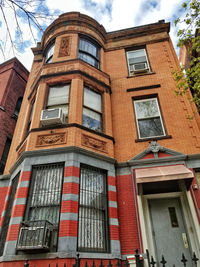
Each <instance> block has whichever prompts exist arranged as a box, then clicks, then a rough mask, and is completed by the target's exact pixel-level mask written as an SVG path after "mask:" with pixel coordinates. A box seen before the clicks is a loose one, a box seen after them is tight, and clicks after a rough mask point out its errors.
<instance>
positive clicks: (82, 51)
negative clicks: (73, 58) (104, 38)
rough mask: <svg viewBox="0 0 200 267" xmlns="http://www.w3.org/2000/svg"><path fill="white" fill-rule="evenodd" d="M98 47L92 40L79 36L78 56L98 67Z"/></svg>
mask: <svg viewBox="0 0 200 267" xmlns="http://www.w3.org/2000/svg"><path fill="white" fill-rule="evenodd" d="M99 55H100V49H99V47H98V46H97V45H96V44H94V43H93V42H91V41H89V40H86V39H83V38H80V40H79V58H80V59H82V60H83V61H85V62H87V63H89V64H90V65H92V66H94V67H96V68H98V69H99Z"/></svg>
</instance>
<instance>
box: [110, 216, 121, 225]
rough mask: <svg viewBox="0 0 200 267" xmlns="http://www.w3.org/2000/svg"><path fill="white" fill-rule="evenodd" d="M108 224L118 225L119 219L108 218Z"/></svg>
mask: <svg viewBox="0 0 200 267" xmlns="http://www.w3.org/2000/svg"><path fill="white" fill-rule="evenodd" d="M109 224H110V225H119V221H118V219H113V218H110V219H109Z"/></svg>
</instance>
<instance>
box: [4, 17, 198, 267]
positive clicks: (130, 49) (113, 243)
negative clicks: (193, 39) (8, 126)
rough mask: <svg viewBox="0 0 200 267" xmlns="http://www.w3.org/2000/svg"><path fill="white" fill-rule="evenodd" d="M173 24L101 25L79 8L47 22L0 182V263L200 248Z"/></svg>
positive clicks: (193, 154) (192, 134)
mask: <svg viewBox="0 0 200 267" xmlns="http://www.w3.org/2000/svg"><path fill="white" fill-rule="evenodd" d="M169 29H170V25H169V23H165V22H164V21H159V22H157V23H153V24H149V25H144V26H140V27H134V28H129V29H124V30H120V31H114V32H106V31H105V29H104V27H103V26H102V25H99V24H98V22H96V21H95V20H94V19H92V18H90V17H88V16H86V15H83V14H80V13H77V12H71V13H66V14H63V15H61V16H60V17H59V18H58V19H57V20H55V21H54V23H52V24H51V25H50V26H49V27H48V28H47V29H46V31H45V33H44V35H43V38H42V40H41V43H39V44H38V46H37V47H36V48H33V49H32V50H33V53H34V61H33V65H32V70H31V73H30V76H29V80H28V83H27V87H26V91H25V95H24V99H23V104H22V110H21V112H22V113H21V114H23V116H21V117H20V118H19V119H18V122H17V127H16V132H15V135H14V137H13V142H12V146H11V151H10V153H9V158H8V161H7V164H6V168H5V171H4V180H3V182H2V183H0V185H1V184H2V188H3V190H4V192H7V196H6V198H5V202H4V206H3V208H2V211H1V221H0V223H1V224H0V225H1V229H2V230H1V255H2V256H1V257H0V266H12V265H13V262H14V264H15V266H22V265H23V264H24V262H25V260H26V259H28V260H29V264H30V266H33V265H34V264H35V266H48V264H49V263H51V264H53V265H52V266H55V265H56V263H58V264H60V266H61V264H63V263H64V262H65V263H67V265H69V266H72V264H73V263H74V262H75V258H76V257H77V253H79V257H80V259H81V260H80V264H81V266H84V264H85V262H86V260H87V264H88V265H89V266H91V265H92V261H93V260H94V262H96V264H97V265H99V264H100V260H102V263H103V264H104V265H106V264H107V263H108V260H111V263H112V264H116V259H122V260H124V259H126V258H128V260H129V262H130V264H131V265H133V266H134V264H135V262H134V259H133V255H134V253H135V249H137V248H138V249H139V253H140V254H141V256H142V257H143V259H144V264H146V266H147V260H146V249H148V250H149V252H150V254H152V255H154V256H155V257H156V258H157V261H159V257H160V255H162V254H163V253H164V254H165V256H166V258H167V259H168V263H169V266H172V264H176V265H177V261H178V257H181V255H182V253H184V255H185V256H186V258H187V259H188V262H189V264H190V266H192V259H191V258H192V254H191V253H192V251H195V252H196V255H197V257H198V256H200V255H199V252H200V250H199V249H200V247H199V242H200V241H199V223H200V216H199V209H200V201H199V200H200V193H199V184H198V181H197V176H198V174H199V168H200V132H199V128H198V125H197V121H196V120H195V119H194V120H191V121H190V120H188V119H187V114H188V112H190V111H192V107H191V104H190V102H189V101H188V99H187V98H184V97H176V96H175V94H174V90H175V88H176V83H175V81H174V79H173V75H172V71H173V70H174V69H176V68H177V67H178V64H179V63H178V59H177V56H176V54H175V51H174V48H173V45H172V43H171V40H170V37H169ZM27 109H28V112H26V111H27ZM172 244H173V245H172Z"/></svg>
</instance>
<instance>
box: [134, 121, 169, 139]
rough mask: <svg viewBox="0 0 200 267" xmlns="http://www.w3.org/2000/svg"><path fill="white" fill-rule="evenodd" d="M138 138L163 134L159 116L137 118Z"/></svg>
mask: <svg viewBox="0 0 200 267" xmlns="http://www.w3.org/2000/svg"><path fill="white" fill-rule="evenodd" d="M138 127H139V134H140V138H145V137H151V136H162V135H164V131H163V127H162V124H161V121H160V118H152V119H145V120H141V119H140V120H138Z"/></svg>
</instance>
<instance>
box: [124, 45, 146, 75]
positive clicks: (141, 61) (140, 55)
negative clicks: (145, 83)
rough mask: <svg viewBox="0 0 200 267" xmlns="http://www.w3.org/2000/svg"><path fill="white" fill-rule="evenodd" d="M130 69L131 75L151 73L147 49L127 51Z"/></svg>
mask: <svg viewBox="0 0 200 267" xmlns="http://www.w3.org/2000/svg"><path fill="white" fill-rule="evenodd" d="M126 55H127V60H128V69H129V75H130V76H133V75H134V74H137V73H141V72H149V71H150V67H149V62H148V58H147V54H146V49H144V48H143V49H137V50H132V51H127V53H126Z"/></svg>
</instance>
